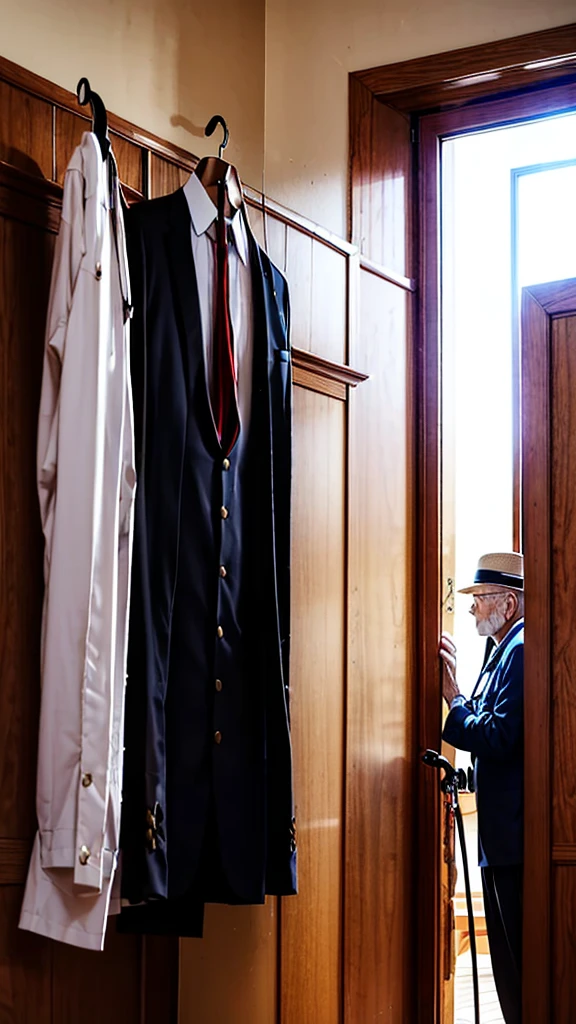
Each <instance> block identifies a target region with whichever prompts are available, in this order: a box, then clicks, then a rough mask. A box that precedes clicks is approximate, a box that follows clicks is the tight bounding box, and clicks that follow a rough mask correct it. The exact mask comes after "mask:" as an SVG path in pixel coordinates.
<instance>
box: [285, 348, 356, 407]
mask: <svg viewBox="0 0 576 1024" xmlns="http://www.w3.org/2000/svg"><path fill="white" fill-rule="evenodd" d="M369 376H370V375H369V374H368V373H361V372H360V371H359V370H354V369H353V368H352V367H351V366H345V365H344V364H343V363H333V362H331V361H330V360H329V359H324V358H323V357H322V356H317V355H315V354H314V353H313V352H306V351H305V350H304V349H301V348H293V349H292V379H293V382H294V384H296V385H297V386H298V387H302V388H307V389H308V390H309V391H317V392H318V394H320V395H328V396H329V397H330V398H337V399H339V400H340V401H341V402H345V401H346V399H347V397H348V388H349V387H351V388H355V387H357V386H358V384H361V383H362V381H365V380H368V378H369Z"/></svg>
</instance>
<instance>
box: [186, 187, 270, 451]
mask: <svg viewBox="0 0 576 1024" xmlns="http://www.w3.org/2000/svg"><path fill="white" fill-rule="evenodd" d="M184 195H185V196H186V200H187V202H188V208H189V210H190V221H191V230H190V234H191V240H192V256H193V258H194V265H195V268H196V281H197V284H198V298H199V300H200V319H201V321H202V340H203V343H204V365H205V367H206V384H207V386H208V394H209V395H210V394H211V375H212V348H213V343H212V339H213V335H214V302H215V289H214V279H215V259H216V257H215V251H216V224H215V222H216V220H217V217H218V211H217V209H216V207H215V205H214V203H213V202H212V200H211V199H210V196H209V195H208V193H207V192H206V189H205V188H204V186H203V185H202V182H201V181H200V179H199V178H197V177H196V175H195V174H192V175H191V176H190V177H189V178H188V181H187V182H186V184H185V185H184ZM229 225H230V227H229V236H230V239H231V240H230V244H229V246H228V275H229V295H230V300H229V301H230V320H231V322H232V335H233V341H234V359H235V364H236V378H237V382H238V411H239V413H240V426H241V430H242V432H243V434H244V438H245V437H246V434H247V431H248V425H249V422H250V407H251V404H252V357H253V350H254V316H253V311H252V273H251V270H250V258H249V248H248V235H247V232H246V224H245V222H244V218H243V215H242V211H241V210H238V211H237V212H236V213H235V214H234V217H233V218H232V220H231V221H230V222H229Z"/></svg>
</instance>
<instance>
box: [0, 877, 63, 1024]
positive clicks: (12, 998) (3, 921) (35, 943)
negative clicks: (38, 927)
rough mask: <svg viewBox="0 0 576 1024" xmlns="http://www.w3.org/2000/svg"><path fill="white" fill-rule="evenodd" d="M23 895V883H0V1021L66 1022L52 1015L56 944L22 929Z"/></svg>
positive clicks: (14, 1023)
mask: <svg viewBox="0 0 576 1024" xmlns="http://www.w3.org/2000/svg"><path fill="white" fill-rule="evenodd" d="M23 894H24V889H23V887H22V886H21V885H1V886H0V1020H1V1021H2V1024H20V1022H22V1024H32V1022H34V1024H64V1021H61V1020H59V1019H58V1018H56V1019H54V1018H53V1016H52V977H51V963H52V952H53V947H52V946H51V944H50V943H49V942H47V941H46V939H43V938H40V936H38V935H33V934H32V933H31V932H24V931H20V930H19V928H18V918H19V916H20V905H21V903H22V896H23ZM79 1019H81V1018H79ZM66 1024H72V1022H66ZM74 1024H77V1022H76V1021H75V1022H74Z"/></svg>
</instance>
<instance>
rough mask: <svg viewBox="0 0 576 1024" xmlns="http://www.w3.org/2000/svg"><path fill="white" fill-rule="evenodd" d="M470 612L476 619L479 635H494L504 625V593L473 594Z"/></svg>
mask: <svg viewBox="0 0 576 1024" xmlns="http://www.w3.org/2000/svg"><path fill="white" fill-rule="evenodd" d="M470 614H471V615H473V616H474V618H475V620H476V629H477V630H478V634H479V636H495V635H496V633H498V632H500V630H501V629H502V627H503V626H505V625H506V594H505V593H504V592H502V591H494V592H492V593H490V594H474V596H473V598H472V607H471V608H470Z"/></svg>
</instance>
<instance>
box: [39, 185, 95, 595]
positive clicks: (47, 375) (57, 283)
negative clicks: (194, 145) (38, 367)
mask: <svg viewBox="0 0 576 1024" xmlns="http://www.w3.org/2000/svg"><path fill="white" fill-rule="evenodd" d="M83 190H84V185H83V178H82V173H81V171H79V170H76V169H73V170H69V171H68V172H67V174H66V178H65V181H64V195H63V198H62V217H61V221H60V230H59V232H58V237H57V239H56V247H55V250H54V262H53V265H52V279H51V285H50V300H49V305H48V318H47V322H46V344H45V349H44V370H43V375H42V391H41V397H40V413H39V418H38V445H37V483H38V498H39V501H40V517H41V520H42V529H43V531H44V537H45V549H44V551H45V557H44V579H45V580H46V579H47V577H48V572H49V567H50V555H51V550H52V526H53V511H54V508H53V506H54V499H55V491H56V467H57V462H58V425H59V408H60V402H59V397H60V384H61V376H62V363H63V359H64V348H65V340H66V332H67V329H68V320H69V316H70V310H71V307H72V297H73V295H74V289H75V286H76V280H77V278H78V273H79V270H80V264H81V261H82V255H83V252H84V222H83V217H82V204H83V196H84V191H83Z"/></svg>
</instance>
